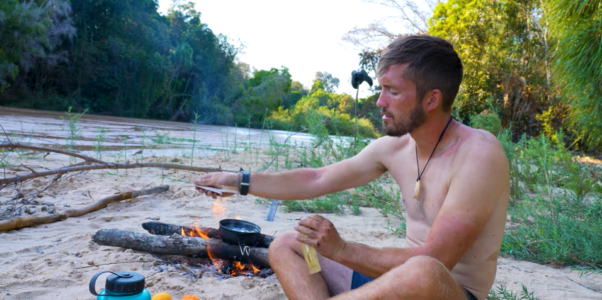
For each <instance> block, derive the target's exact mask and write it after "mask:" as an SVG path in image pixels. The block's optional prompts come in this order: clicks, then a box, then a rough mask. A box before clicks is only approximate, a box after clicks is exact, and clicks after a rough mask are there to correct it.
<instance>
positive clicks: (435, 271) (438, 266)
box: [390, 255, 447, 288]
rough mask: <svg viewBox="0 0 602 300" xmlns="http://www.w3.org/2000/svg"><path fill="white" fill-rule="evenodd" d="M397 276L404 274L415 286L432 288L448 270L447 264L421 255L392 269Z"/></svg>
mask: <svg viewBox="0 0 602 300" xmlns="http://www.w3.org/2000/svg"><path fill="white" fill-rule="evenodd" d="M390 272H391V273H393V274H395V276H400V277H401V276H403V278H406V279H407V280H408V281H411V282H412V283H413V285H414V286H422V287H424V288H430V287H432V286H433V285H437V284H438V282H439V280H440V278H441V275H443V274H444V273H446V272H447V269H446V268H445V266H444V265H443V264H442V263H441V262H439V261H438V260H436V259H435V258H432V257H430V256H426V255H421V256H414V257H412V258H410V259H408V260H407V261H406V262H405V263H404V264H403V265H400V266H398V267H396V268H394V269H392V270H391V271H390Z"/></svg>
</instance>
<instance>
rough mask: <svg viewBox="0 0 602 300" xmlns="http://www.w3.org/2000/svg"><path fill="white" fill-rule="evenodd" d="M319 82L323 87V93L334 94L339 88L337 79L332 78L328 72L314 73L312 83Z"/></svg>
mask: <svg viewBox="0 0 602 300" xmlns="http://www.w3.org/2000/svg"><path fill="white" fill-rule="evenodd" d="M318 80H319V81H321V82H322V84H323V86H324V88H323V89H324V91H326V92H327V93H334V92H335V90H336V89H337V88H338V87H339V83H340V81H339V79H338V78H336V77H334V76H332V74H330V73H328V72H324V73H322V72H316V79H315V80H314V81H318Z"/></svg>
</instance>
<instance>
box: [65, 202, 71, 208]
mask: <svg viewBox="0 0 602 300" xmlns="http://www.w3.org/2000/svg"><path fill="white" fill-rule="evenodd" d="M63 206H64V207H71V205H69V204H67V203H65V204H63Z"/></svg>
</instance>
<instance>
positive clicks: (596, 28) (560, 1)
mask: <svg viewBox="0 0 602 300" xmlns="http://www.w3.org/2000/svg"><path fill="white" fill-rule="evenodd" d="M545 3H546V9H547V12H546V15H545V19H546V20H548V21H549V24H550V33H551V35H552V36H553V37H554V39H555V40H556V41H557V43H558V44H557V45H556V47H554V49H555V52H554V54H553V56H554V61H553V67H554V76H555V78H556V79H557V81H558V82H559V84H560V85H561V88H560V92H561V94H562V97H563V99H564V100H566V101H567V102H568V103H569V104H570V105H571V109H570V111H571V115H570V123H569V124H570V125H572V126H574V127H575V128H576V129H577V130H578V132H579V134H580V135H581V137H582V138H583V142H584V143H585V145H586V146H587V147H589V148H590V149H592V150H597V151H600V149H602V101H601V100H600V99H602V47H601V46H600V45H602V42H601V41H602V29H601V28H602V1H600V0H547V1H546V2H545Z"/></svg>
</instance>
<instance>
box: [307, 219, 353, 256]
mask: <svg viewBox="0 0 602 300" xmlns="http://www.w3.org/2000/svg"><path fill="white" fill-rule="evenodd" d="M295 230H297V231H298V232H299V233H302V234H304V235H306V236H307V237H303V236H301V235H298V236H297V240H298V241H299V242H301V243H305V244H307V245H310V246H313V247H314V248H316V251H318V253H320V254H322V255H323V256H324V257H327V258H331V259H332V258H333V257H335V256H336V255H337V254H339V253H341V251H342V250H343V249H345V245H346V243H345V240H343V239H342V238H341V236H340V235H339V233H338V232H337V229H336V228H334V225H332V223H331V222H330V221H328V220H327V219H325V218H324V217H322V216H318V215H312V216H309V217H305V218H303V219H301V221H299V225H296V226H295Z"/></svg>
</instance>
